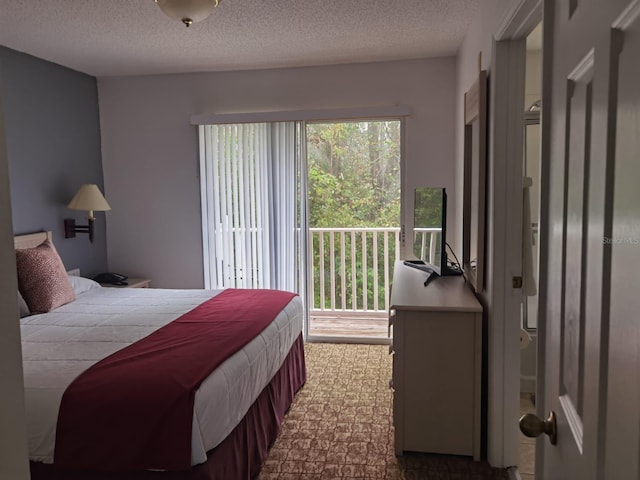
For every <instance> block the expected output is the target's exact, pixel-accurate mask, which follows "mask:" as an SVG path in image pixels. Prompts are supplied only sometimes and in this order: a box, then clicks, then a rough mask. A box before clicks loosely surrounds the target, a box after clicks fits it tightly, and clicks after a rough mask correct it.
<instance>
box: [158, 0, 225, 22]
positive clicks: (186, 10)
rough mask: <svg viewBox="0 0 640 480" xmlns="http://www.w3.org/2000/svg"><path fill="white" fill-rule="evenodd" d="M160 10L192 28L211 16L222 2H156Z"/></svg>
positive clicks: (199, 0)
mask: <svg viewBox="0 0 640 480" xmlns="http://www.w3.org/2000/svg"><path fill="white" fill-rule="evenodd" d="M154 1H155V2H156V3H157V4H158V6H159V7H160V10H162V12H163V13H164V14H165V15H166V16H167V17H170V18H175V19H177V20H180V21H181V22H182V23H184V24H185V25H186V26H187V27H190V26H191V25H192V24H194V23H196V22H200V21H202V20H204V19H205V18H207V17H208V16H209V15H211V12H213V9H214V8H216V7H217V6H218V3H220V0H154Z"/></svg>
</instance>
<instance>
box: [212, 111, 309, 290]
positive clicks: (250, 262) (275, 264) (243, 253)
mask: <svg viewBox="0 0 640 480" xmlns="http://www.w3.org/2000/svg"><path fill="white" fill-rule="evenodd" d="M199 136H200V139H199V140H200V186H201V204H202V234H203V253H204V273H205V288H228V287H234V288H278V289H283V290H290V291H296V289H297V278H296V272H297V268H296V265H297V264H296V262H297V248H296V235H295V234H296V228H297V216H296V203H297V202H296V199H297V196H296V187H297V181H296V179H297V173H296V155H295V150H296V139H295V137H296V135H295V123H293V122H279V123H245V124H231V125H201V126H200V127H199Z"/></svg>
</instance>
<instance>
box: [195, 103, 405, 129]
mask: <svg viewBox="0 0 640 480" xmlns="http://www.w3.org/2000/svg"><path fill="white" fill-rule="evenodd" d="M410 114H411V109H410V108H409V107H408V106H407V105H393V106H381V107H360V108H328V109H317V110H280V111H272V112H245V113H201V114H195V115H192V116H191V125H220V124H236V123H260V122H296V121H306V122H311V121H321V120H325V121H332V120H354V119H358V120H363V119H369V118H376V119H380V118H398V117H407V116H409V115H410Z"/></svg>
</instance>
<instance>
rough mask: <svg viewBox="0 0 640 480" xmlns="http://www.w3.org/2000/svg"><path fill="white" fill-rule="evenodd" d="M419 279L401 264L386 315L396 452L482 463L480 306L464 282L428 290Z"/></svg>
mask: <svg viewBox="0 0 640 480" xmlns="http://www.w3.org/2000/svg"><path fill="white" fill-rule="evenodd" d="M422 277H423V275H421V274H420V273H419V272H418V271H417V270H416V269H414V268H407V267H405V266H404V265H403V262H402V261H396V263H395V268H394V272H393V289H392V290H391V298H390V305H391V307H390V311H389V323H390V325H392V326H393V337H392V345H391V351H392V352H393V353H394V355H393V370H392V372H393V377H392V385H393V390H394V392H393V423H394V426H395V433H394V447H395V453H396V455H402V454H403V453H404V452H407V451H408V452H428V453H439V454H446V455H468V456H473V458H474V460H480V439H481V428H480V405H481V365H482V306H481V305H480V303H479V302H478V300H477V299H476V297H475V295H474V294H473V292H472V291H471V289H470V288H469V287H468V285H466V284H465V282H464V280H463V279H462V278H460V277H453V276H452V277H441V278H439V279H438V281H437V282H434V283H433V285H431V286H430V287H429V288H426V289H425V288H422V286H421V285H420V284H419V283H418V280H420V279H421V278H422Z"/></svg>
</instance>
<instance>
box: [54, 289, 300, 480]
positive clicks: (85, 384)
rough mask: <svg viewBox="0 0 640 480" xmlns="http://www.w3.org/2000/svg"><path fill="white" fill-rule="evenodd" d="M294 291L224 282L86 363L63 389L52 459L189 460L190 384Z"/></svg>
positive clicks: (132, 463) (71, 462)
mask: <svg viewBox="0 0 640 480" xmlns="http://www.w3.org/2000/svg"><path fill="white" fill-rule="evenodd" d="M294 296H295V294H293V293H289V292H282V291H278V290H236V289H229V290H225V291H223V292H222V293H220V294H219V295H217V296H215V297H213V298H212V299H210V300H208V301H206V302H204V303H203V304H201V305H199V306H198V307H196V308H194V309H193V310H191V311H190V312H188V313H186V314H184V315H183V316H181V317H180V318H178V319H177V320H175V321H173V322H171V323H170V324H168V325H165V326H164V327H162V328H160V329H159V330H156V331H155V332H154V333H152V334H151V335H149V336H147V337H145V338H143V339H142V340H140V341H138V342H136V343H134V344H132V345H130V346H129V347H126V348H124V349H122V350H120V351H118V352H116V353H114V354H113V355H111V356H109V357H107V358H105V359H104V360H102V361H100V362H98V363H97V364H95V365H94V366H92V367H91V368H89V369H87V370H86V371H85V372H84V373H82V374H81V375H79V376H78V378H76V379H75V380H74V381H73V383H72V384H71V385H70V386H69V387H68V388H67V390H66V391H65V393H64V395H63V397H62V403H61V405H60V411H59V414H58V426H57V432H56V444H55V455H54V463H56V464H59V465H64V466H69V467H74V468H93V469H101V470H109V471H122V470H142V469H163V470H179V469H186V468H189V467H190V465H191V426H192V417H193V404H194V400H195V392H196V390H197V389H198V387H199V386H200V384H201V383H202V381H203V380H204V379H205V378H206V377H207V376H208V375H209V374H210V373H211V372H213V370H215V369H216V368H217V367H218V366H219V365H220V364H221V363H222V362H224V361H225V360H226V359H227V358H229V357H230V356H231V355H233V354H234V353H235V352H236V351H238V350H239V349H241V348H242V347H244V346H245V345H246V344H247V343H249V342H250V341H251V340H252V339H253V338H255V337H256V336H257V335H258V334H260V332H262V331H263V330H264V329H265V328H266V327H267V325H268V324H269V323H271V321H273V319H274V318H275V317H276V316H277V315H278V313H279V312H280V311H281V310H282V309H283V308H284V307H285V306H286V305H287V304H288V303H289V302H290V301H291V299H292V298H293V297H294Z"/></svg>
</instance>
